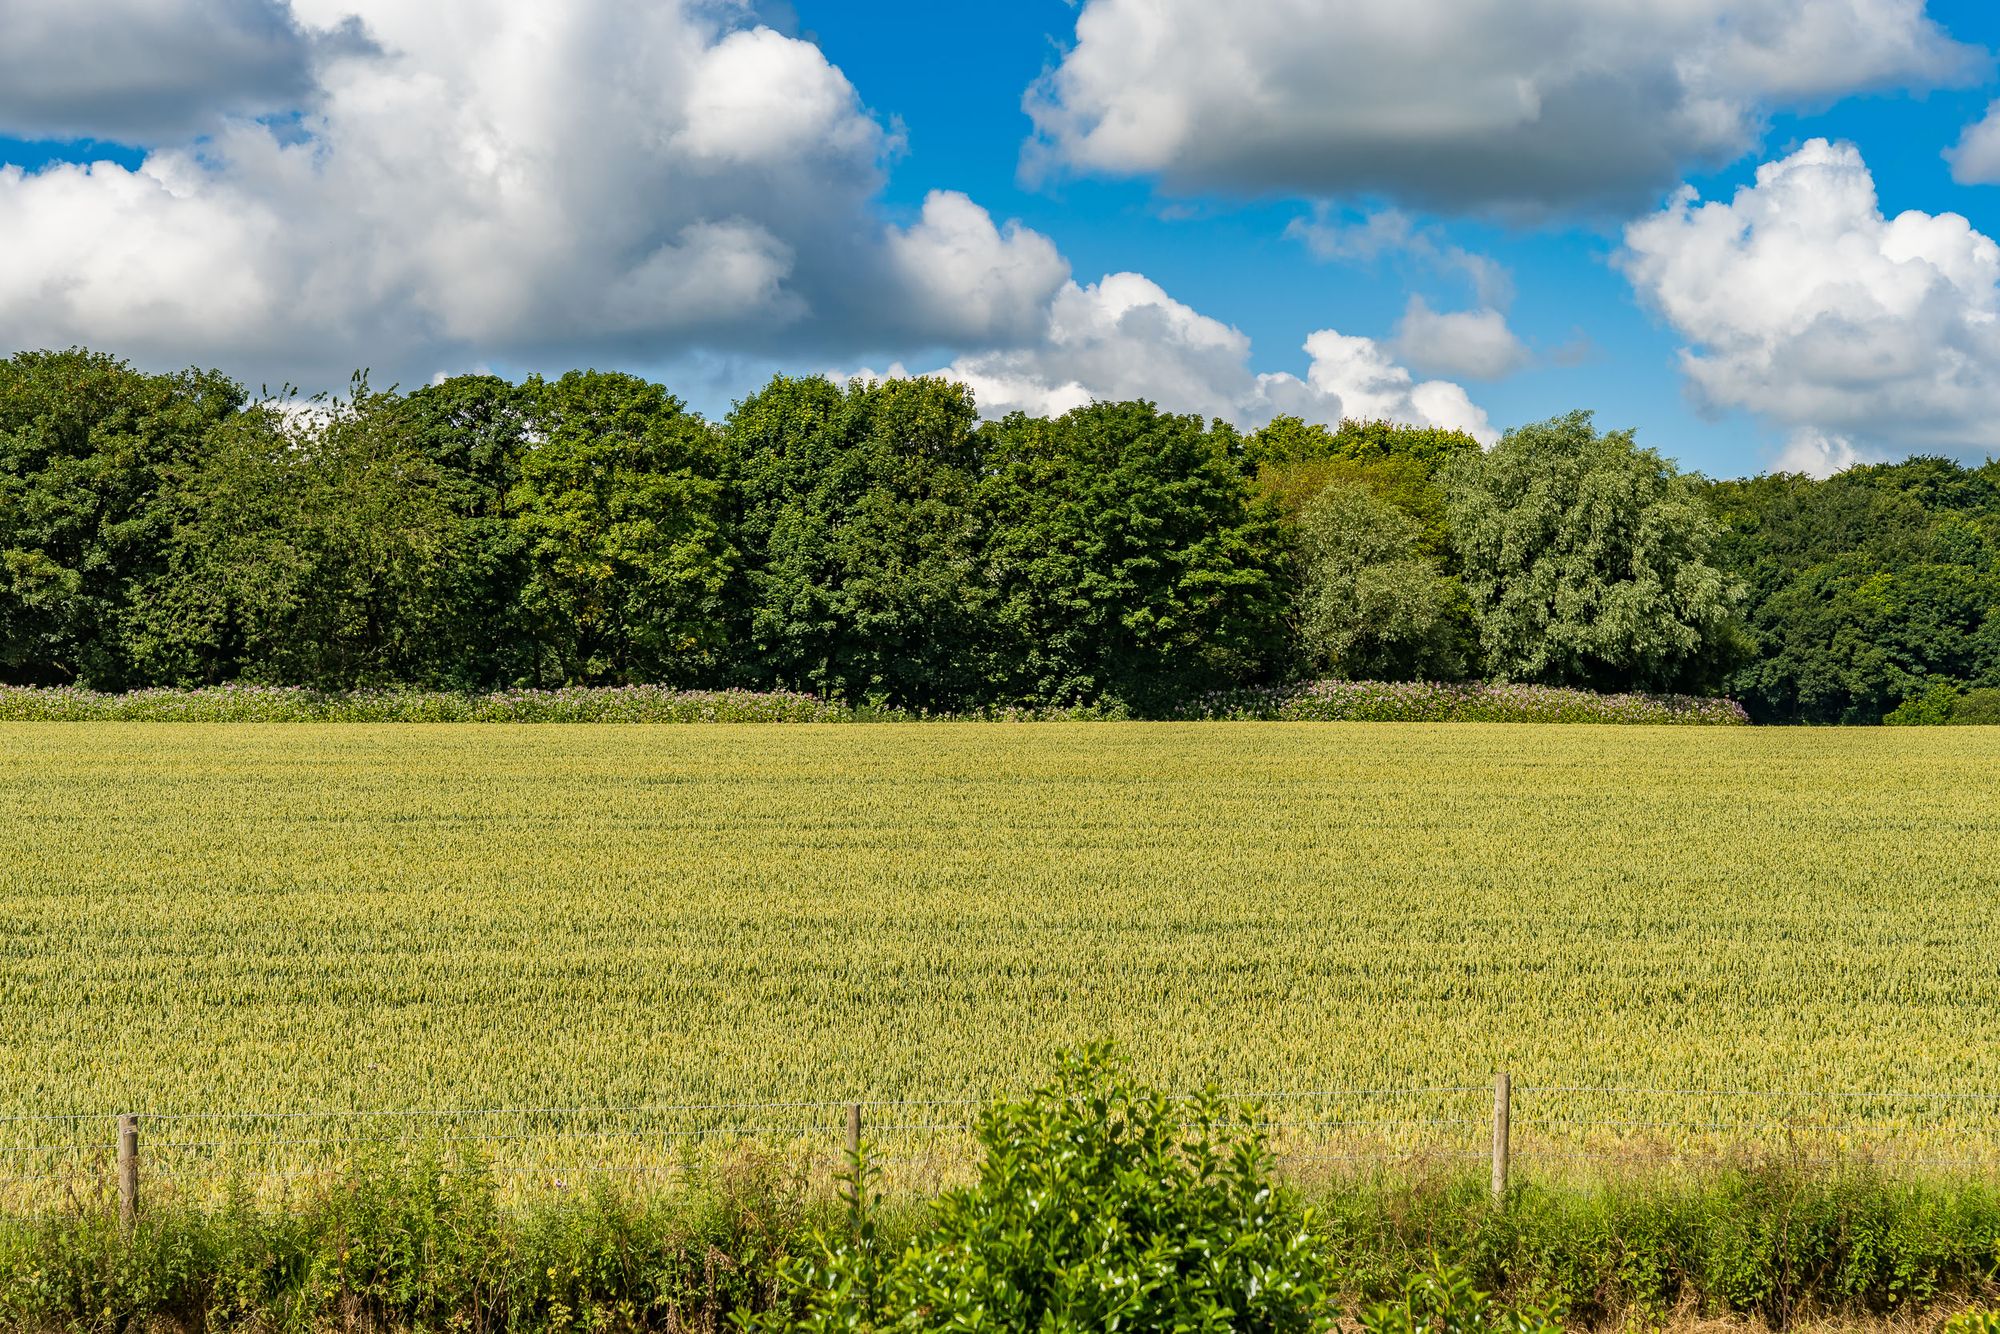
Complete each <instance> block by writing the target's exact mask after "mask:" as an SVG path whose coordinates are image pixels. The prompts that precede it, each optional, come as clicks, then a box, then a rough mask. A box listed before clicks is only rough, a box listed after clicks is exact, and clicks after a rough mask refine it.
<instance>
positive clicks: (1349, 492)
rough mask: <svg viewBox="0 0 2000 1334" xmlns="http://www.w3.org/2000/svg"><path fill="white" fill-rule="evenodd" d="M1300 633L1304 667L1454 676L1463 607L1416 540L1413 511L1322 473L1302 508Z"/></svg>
mask: <svg viewBox="0 0 2000 1334" xmlns="http://www.w3.org/2000/svg"><path fill="white" fill-rule="evenodd" d="M1297 532H1298V539H1297V540H1298V556H1299V567H1300V568H1299V574H1300V588H1299V641H1300V647H1301V648H1302V649H1303V650H1304V651H1305V654H1306V658H1307V661H1308V664H1309V666H1310V668H1311V669H1312V670H1313V671H1315V672H1323V673H1326V674H1328V675H1331V676H1337V677H1345V678H1347V679H1349V680H1384V681H1407V680H1415V679H1431V680H1455V679H1457V678H1459V677H1462V676H1463V675H1464V674H1465V671H1466V665H1467V649H1468V648H1469V647H1470V646H1471V641H1472V639H1473V633H1472V627H1471V609H1470V607H1469V606H1468V604H1467V602H1466V597H1465V591H1464V589H1463V588H1462V587H1460V585H1459V582H1458V580H1456V579H1454V578H1452V577H1451V576H1450V575H1447V574H1445V573H1444V572H1443V571H1441V570H1440V569H1439V568H1438V567H1437V565H1436V563H1435V562H1433V561H1432V560H1430V559H1429V558H1428V557H1426V556H1425V555H1424V553H1423V550H1422V540H1423V530H1422V528H1421V527H1420V526H1419V525H1418V524H1417V522H1416V520H1414V519H1412V518H1410V517H1409V516H1408V515H1407V514H1405V513H1403V511H1402V510H1400V509H1398V508H1397V507H1396V506H1394V505H1392V504H1390V503H1388V502H1387V501H1385V500H1381V499H1379V498H1377V497H1376V496H1375V494H1374V493H1373V492H1372V491H1371V490H1370V489H1369V488H1368V487H1367V486H1366V485H1364V484H1362V483H1360V482H1351V481H1336V482H1332V483H1329V484H1328V485H1327V486H1326V487H1324V488H1323V489H1322V490H1321V491H1320V492H1319V494H1318V495H1316V496H1315V497H1313V499H1312V500H1311V501H1310V502H1308V503H1307V505H1306V507H1305V508H1304V509H1303V510H1302V511H1300V513H1299V518H1298V529H1297Z"/></svg>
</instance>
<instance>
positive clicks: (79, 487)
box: [0, 348, 244, 690]
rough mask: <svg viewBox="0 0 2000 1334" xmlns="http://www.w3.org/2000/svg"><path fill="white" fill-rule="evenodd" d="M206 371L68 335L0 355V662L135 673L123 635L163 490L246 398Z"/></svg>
mask: <svg viewBox="0 0 2000 1334" xmlns="http://www.w3.org/2000/svg"><path fill="white" fill-rule="evenodd" d="M243 399H244V395H243V390H242V388H241V387H240V386H238V385H237V384H235V383H234V382H232V381H230V380H228V379H225V378H224V377H223V376H221V375H219V374H217V373H215V372H213V371H193V370H190V371H184V372H182V373H180V374H178V375H147V374H143V373H141V372H139V371H136V370H134V369H132V367H131V366H129V365H128V364H126V363H125V362H123V361H119V360H118V359H116V358H114V357H109V356H105V355H103V354H101V353H94V352H86V351H83V350H82V349H79V348H72V349H70V350H68V351H65V352H24V353H21V354H20V355H18V356H15V357H12V358H10V359H8V360H6V361H0V673H3V674H4V675H5V678H6V679H8V680H13V681H20V682H24V683H27V682H32V683H36V684H47V685H59V684H65V683H68V682H84V683H88V684H90V685H94V686H99V687H103V688H106V689H114V690H115V689H122V688H125V687H129V686H134V685H139V684H143V683H144V681H145V678H144V676H143V675H141V674H140V673H139V672H138V671H137V669H136V668H135V665H134V663H133V662H132V657H131V651H130V644H129V642H128V636H129V634H130V632H131V620H132V611H133V604H134V595H135V590H136V588H137V587H138V586H139V585H141V584H143V583H144V582H145V581H146V580H147V579H149V578H151V577H153V576H154V575H156V574H157V573H158V571H159V568H160V564H161V561H162V559H163V547H164V539H165V536H166V533H167V531H168V527H169V524H170V518H169V515H168V512H167V508H166V507H165V506H164V505H163V504H162V495H163V492H164V491H165V490H166V489H167V488H169V487H171V486H172V485H173V484H174V482H175V481H176V479H178V478H179V477H181V476H184V475H185V474H186V472H187V471H188V470H190V469H192V468H195V467H197V466H199V461H200V458H201V455H202V452H203V447H204V445H205V443H206V441H207V439H208V436H209V433H210V431H211V430H212V429H213V428H214V427H215V426H216V425H217V423H219V422H222V421H225V420H227V419H228V418H229V417H230V415H231V414H233V413H234V412H235V411H236V410H237V409H238V408H239V407H240V406H241V405H242V403H243Z"/></svg>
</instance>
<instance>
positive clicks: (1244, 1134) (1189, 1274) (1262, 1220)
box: [764, 1048, 1329, 1334]
mask: <svg viewBox="0 0 2000 1334" xmlns="http://www.w3.org/2000/svg"><path fill="white" fill-rule="evenodd" d="M1255 1117H1256V1112H1255V1111H1254V1109H1251V1108H1232V1107H1229V1106H1227V1105H1225V1104H1224V1103H1223V1101H1222V1100H1221V1098H1220V1097H1219V1096H1217V1095H1215V1094H1214V1093H1205V1094H1202V1095H1199V1096H1197V1097H1195V1098H1193V1099H1191V1100H1188V1101H1173V1100H1169V1099H1167V1098H1165V1097H1163V1096H1162V1095H1160V1094H1158V1093H1153V1092H1148V1091H1144V1090H1141V1089H1138V1088H1135V1087H1134V1086H1133V1085H1132V1084H1130V1083H1129V1082H1128V1081H1127V1080H1126V1079H1125V1077H1124V1075H1123V1073H1122V1071H1121V1069H1120V1067H1119V1065H1118V1064H1117V1063H1116V1062H1115V1060H1114V1059H1113V1058H1112V1057H1111V1056H1110V1054H1109V1053H1108V1051H1107V1050H1106V1049H1104V1048H1094V1049H1091V1050H1088V1051H1086V1052H1084V1053H1082V1054H1081V1055H1076V1056H1066V1057H1064V1058H1063V1059H1062V1061H1061V1064H1060V1067H1059V1069H1058V1072H1057V1075H1056V1078H1055V1080H1054V1081H1053V1082H1052V1083H1050V1084H1049V1085H1047V1086H1046V1087H1044V1088H1042V1089H1039V1090H1037V1091H1036V1092H1035V1093H1034V1094H1033V1095H1031V1096H1029V1097H1028V1098H1026V1099H1024V1100H1022V1101H1019V1102H1011V1103H1001V1104H999V1105H997V1106H995V1107H993V1108H992V1109H990V1110H989V1111H987V1112H986V1113H984V1114H983V1115H982V1117H981V1118H980V1123H979V1128H978V1135H979V1141H980V1143H981V1145H982V1146H984V1148H985V1152H986V1157H985V1162H984V1163H983V1165H982V1166H981V1168H980V1172H979V1181H978V1184H976V1185H974V1186H971V1187H969V1188H966V1189H962V1190H955V1191H951V1192H948V1193H946V1194H945V1195H944V1196H943V1197H942V1198H941V1199H940V1200H939V1201H938V1203H937V1205H936V1209H935V1217H934V1221H933V1223H932V1225H931V1227H930V1228H929V1229H927V1230H926V1232H925V1233H924V1234H923V1235H922V1236H921V1238H920V1239H919V1240H918V1241H917V1242H916V1243H915V1244H913V1245H912V1246H910V1247H909V1248H908V1249H907V1250H905V1251H904V1252H903V1253H901V1254H900V1255H895V1256H889V1255H887V1254H885V1252H884V1250H883V1248H882V1247H881V1245H880V1243H879V1239H878V1238H877V1237H876V1236H875V1234H874V1233H873V1231H872V1229H871V1228H870V1226H869V1223H868V1219H867V1216H866V1215H867V1207H868V1201H867V1198H866V1189H867V1174H866V1170H865V1163H861V1164H857V1170H856V1171H855V1173H854V1175H853V1178H852V1180H851V1182H850V1191H851V1195H850V1199H851V1202H852V1205H853V1207H854V1209H855V1211H856V1214H855V1219H854V1225H853V1227H852V1229H851V1230H850V1231H849V1233H848V1234H847V1235H845V1236H842V1237H840V1238H838V1239H837V1240H833V1241H823V1243H822V1253H821V1255H820V1257H819V1258H818V1259H817V1260H813V1261H808V1262H804V1263H799V1264H795V1265H793V1266H790V1267H789V1268H788V1269H787V1274H786V1277H787V1282H788V1284H789V1286H790V1288H791V1290H792V1292H793V1294H794V1297H795V1299H796V1301H797V1305H798V1309H797V1311H796V1312H794V1313H780V1314H776V1315H773V1316H771V1317H767V1319H766V1321H765V1323H764V1329H765V1330H767V1331H770V1332H771V1334H776V1331H778V1330H781V1329H785V1328H797V1329H802V1330H807V1331H815V1332H818V1331H832V1330H864V1329H906V1330H917V1329H943V1330H972V1329H1002V1330H1008V1329H1015V1330H1041V1331H1049V1332H1050V1334H1054V1331H1084V1330H1090V1331H1097V1330H1127V1329H1129V1330H1177V1331H1179V1330H1186V1331H1197V1330H1199V1331H1224V1330H1234V1331H1265V1330H1268V1331H1304V1330H1309V1329H1313V1328H1316V1327H1318V1326H1319V1325H1321V1324H1323V1323H1325V1321H1326V1319H1327V1316H1328V1313H1329V1306H1328V1300H1327V1294H1326V1292H1325V1290H1324V1289H1323V1288H1322V1286H1321V1276H1322V1274H1323V1273H1324V1267H1323V1263H1322V1261H1321V1258H1320V1256H1319V1254H1318V1252H1317V1247H1316V1245H1315V1242H1314V1240H1313V1235H1312V1229H1311V1220H1310V1217H1309V1216H1308V1215H1307V1214H1306V1213H1305V1211H1303V1210H1302V1209H1301V1208H1300V1207H1299V1206H1298V1204H1297V1202H1296V1201H1295V1199H1294V1198H1293V1196H1292V1195H1291V1194H1290V1193H1289V1192H1287V1191H1286V1190H1284V1189H1282V1188H1281V1187H1279V1186H1278V1185H1277V1184H1276V1182H1275V1181H1274V1179H1273V1177H1272V1160H1271V1157H1270V1154H1269V1152H1268V1150H1267V1148H1266V1145H1265V1141H1264V1136H1263V1132H1262V1131H1261V1130H1260V1129H1259V1128H1258V1126H1257V1124H1256V1121H1255Z"/></svg>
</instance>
